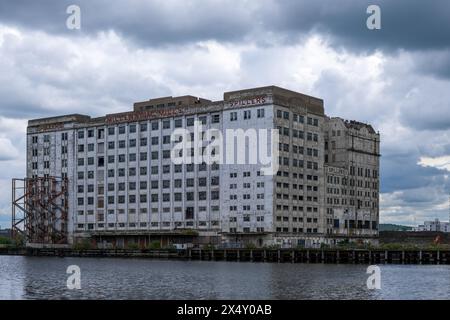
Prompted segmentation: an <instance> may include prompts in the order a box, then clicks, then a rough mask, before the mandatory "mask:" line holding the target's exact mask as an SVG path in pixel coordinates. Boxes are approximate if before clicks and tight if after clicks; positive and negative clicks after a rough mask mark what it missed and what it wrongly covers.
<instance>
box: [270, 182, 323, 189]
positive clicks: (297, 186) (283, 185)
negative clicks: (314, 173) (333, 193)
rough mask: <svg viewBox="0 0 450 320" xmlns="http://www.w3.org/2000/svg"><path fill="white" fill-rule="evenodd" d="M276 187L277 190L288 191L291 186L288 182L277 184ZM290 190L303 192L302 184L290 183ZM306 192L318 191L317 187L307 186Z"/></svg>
mask: <svg viewBox="0 0 450 320" xmlns="http://www.w3.org/2000/svg"><path fill="white" fill-rule="evenodd" d="M276 186H277V188H283V189H289V188H290V187H291V184H290V183H288V182H277V184H276ZM292 189H293V190H304V186H303V185H302V184H296V183H292ZM306 190H307V191H318V190H319V187H318V186H310V185H307V186H306Z"/></svg>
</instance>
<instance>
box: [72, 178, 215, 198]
mask: <svg viewBox="0 0 450 320" xmlns="http://www.w3.org/2000/svg"><path fill="white" fill-rule="evenodd" d="M195 180H197V186H198V187H206V186H207V178H205V177H201V178H197V179H195ZM195 180H194V179H192V178H188V179H186V180H185V186H186V187H194V186H195ZM182 181H183V180H181V179H175V180H174V181H173V187H174V188H182V184H183V183H182ZM170 185H171V181H170V180H162V183H159V181H158V180H153V181H150V188H151V189H159V188H162V189H170ZM210 185H211V186H218V185H219V177H211V178H210ZM125 187H126V184H125V182H120V183H117V190H118V191H125ZM136 187H137V184H136V182H134V181H133V182H128V190H129V191H133V190H136ZM104 189H105V188H104V186H103V185H99V186H98V187H97V190H98V194H99V195H102V194H104ZM139 189H140V190H147V189H148V182H147V181H140V182H139ZM77 190H78V193H85V191H87V193H92V192H94V185H93V184H88V185H87V189H85V187H84V185H78V187H77ZM115 190H116V184H114V183H108V185H107V191H109V192H112V191H115Z"/></svg>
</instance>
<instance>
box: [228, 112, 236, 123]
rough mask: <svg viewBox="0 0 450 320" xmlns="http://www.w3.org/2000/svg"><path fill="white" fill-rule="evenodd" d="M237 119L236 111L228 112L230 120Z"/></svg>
mask: <svg viewBox="0 0 450 320" xmlns="http://www.w3.org/2000/svg"><path fill="white" fill-rule="evenodd" d="M236 120H237V112H231V113H230V121H236Z"/></svg>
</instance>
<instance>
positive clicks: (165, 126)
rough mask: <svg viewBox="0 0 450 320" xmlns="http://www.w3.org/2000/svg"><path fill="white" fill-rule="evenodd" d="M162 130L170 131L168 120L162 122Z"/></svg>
mask: <svg viewBox="0 0 450 320" xmlns="http://www.w3.org/2000/svg"><path fill="white" fill-rule="evenodd" d="M163 129H170V120H164V121H163Z"/></svg>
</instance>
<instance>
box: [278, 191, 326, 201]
mask: <svg viewBox="0 0 450 320" xmlns="http://www.w3.org/2000/svg"><path fill="white" fill-rule="evenodd" d="M276 199H277V200H289V199H292V200H295V201H304V199H305V198H304V196H303V195H298V194H292V195H289V194H286V193H277V194H276ZM306 201H307V202H319V198H318V197H314V196H307V197H306Z"/></svg>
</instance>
